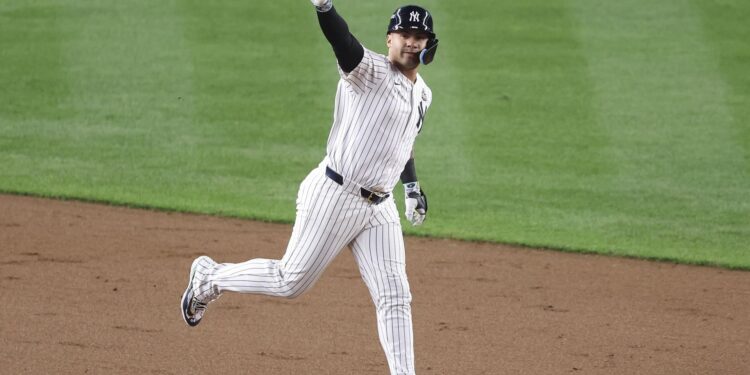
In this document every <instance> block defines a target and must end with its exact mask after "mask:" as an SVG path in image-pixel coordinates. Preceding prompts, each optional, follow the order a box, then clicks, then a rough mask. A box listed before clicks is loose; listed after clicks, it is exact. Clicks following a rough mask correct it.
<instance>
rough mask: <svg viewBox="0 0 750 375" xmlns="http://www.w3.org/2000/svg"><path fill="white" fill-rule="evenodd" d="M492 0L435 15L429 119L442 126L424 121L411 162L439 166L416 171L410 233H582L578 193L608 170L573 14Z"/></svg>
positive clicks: (561, 237)
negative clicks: (418, 218)
mask: <svg viewBox="0 0 750 375" xmlns="http://www.w3.org/2000/svg"><path fill="white" fill-rule="evenodd" d="M493 4H495V3H493V2H486V3H484V4H477V7H479V8H483V7H492V6H493ZM495 6H496V7H497V8H498V11H497V12H487V13H483V14H477V13H476V12H475V9H473V8H461V9H450V10H449V11H446V12H445V17H444V19H443V20H442V21H441V24H442V25H443V28H444V30H446V31H447V34H448V35H449V36H450V38H449V39H447V40H446V43H445V49H443V50H441V51H440V52H439V53H443V55H440V58H441V60H439V62H440V65H436V67H435V71H436V72H442V71H447V72H449V73H448V74H450V76H447V77H446V76H439V77H438V78H439V80H438V81H437V84H438V85H441V84H442V85H443V87H440V86H438V89H436V90H435V98H436V99H435V101H436V103H437V104H436V105H435V109H433V110H431V111H436V112H437V113H438V114H439V115H437V116H435V113H436V112H432V113H430V114H428V121H436V125H434V126H435V127H438V126H442V128H441V129H439V131H434V130H435V128H434V127H433V128H430V127H427V125H429V124H428V121H426V128H425V135H423V136H422V137H424V139H425V141H424V143H423V145H425V147H428V148H432V150H431V151H432V154H431V157H430V158H428V159H427V160H420V161H419V163H420V165H422V164H423V163H428V164H427V165H428V170H433V171H435V172H437V173H436V176H431V175H429V174H424V175H423V176H424V178H425V179H426V181H430V184H432V185H434V186H435V187H434V188H433V192H432V196H431V200H433V201H434V202H435V203H434V205H433V206H432V207H433V208H432V210H433V212H434V214H433V216H432V217H431V218H430V222H429V225H428V226H425V227H424V228H420V229H419V230H418V231H416V232H415V233H419V232H421V231H423V230H424V231H428V232H431V233H434V234H437V233H440V234H442V235H445V233H450V234H451V235H452V236H456V237H463V238H473V239H480V240H495V241H502V242H510V243H520V244H528V245H544V246H556V247H563V244H565V243H566V241H567V240H569V239H570V238H573V239H577V238H579V237H580V236H581V233H582V232H583V233H588V232H589V231H588V229H587V228H588V227H589V226H591V225H592V224H591V223H592V222H593V221H590V222H587V221H586V219H585V217H587V216H589V215H590V214H591V210H590V208H589V206H588V205H587V204H588V202H587V201H586V200H585V199H584V196H585V195H586V191H587V190H588V189H589V186H590V185H591V184H592V183H594V182H596V181H597V180H598V179H599V178H600V175H601V174H602V173H606V171H607V166H606V163H605V161H602V158H601V157H600V153H601V152H600V149H601V147H603V145H602V141H603V140H604V137H603V133H602V132H600V131H599V129H598V128H597V127H596V126H593V125H594V124H593V122H592V121H591V118H590V111H591V108H590V103H589V98H590V95H591V88H590V86H589V83H588V82H587V81H586V80H585V79H581V78H582V77H583V78H585V77H586V74H585V67H584V58H583V52H582V51H581V50H580V46H579V45H578V41H577V34H576V30H577V29H576V24H575V22H574V21H573V20H572V19H571V18H570V17H567V16H566V10H567V9H566V8H565V6H564V4H558V5H554V6H551V5H550V4H548V3H547V2H543V1H536V2H526V3H524V4H518V3H511V2H506V3H503V4H502V5H499V6H498V5H495ZM438 9H441V10H442V9H443V8H442V7H438ZM561 15H562V16H561ZM540 18H543V19H545V22H544V24H542V22H540ZM436 20H437V18H436ZM477 27H481V28H480V29H477ZM468 40H470V41H471V43H467V42H465V41H468ZM484 46H488V47H487V48H485V47H484ZM491 46H496V47H491ZM429 69H430V67H427V68H425V70H428V71H429ZM445 81H453V82H451V85H447V84H446V83H445ZM441 88H442V89H441ZM441 99H442V101H443V103H442V104H446V105H447V109H445V108H441V107H440V106H439V104H441V103H440V102H439V100H441ZM441 111H443V112H441ZM429 116H432V117H429ZM433 131H434V132H433ZM419 150H421V151H424V149H423V148H420V149H419ZM426 188H427V189H428V192H429V188H430V185H429V184H428V185H426ZM571 198H573V199H571ZM572 221H578V222H579V224H580V225H579V227H576V226H573V225H571V222H572ZM578 244H580V242H579V243H578Z"/></svg>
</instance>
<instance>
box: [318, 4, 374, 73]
mask: <svg viewBox="0 0 750 375" xmlns="http://www.w3.org/2000/svg"><path fill="white" fill-rule="evenodd" d="M317 13H318V23H320V29H321V30H323V35H325V36H326V39H328V43H331V46H332V47H333V52H334V53H335V54H336V59H337V60H338V61H339V66H340V67H341V70H343V71H344V72H345V73H349V72H351V71H352V70H354V68H356V67H357V65H359V62H360V61H362V57H363V56H364V55H365V49H364V47H362V44H360V43H359V41H358V40H357V39H356V38H355V37H354V35H352V34H351V33H350V32H349V26H348V25H347V24H346V21H344V19H343V18H341V16H339V14H338V13H337V12H336V8H335V7H331V9H330V10H329V11H327V12H317Z"/></svg>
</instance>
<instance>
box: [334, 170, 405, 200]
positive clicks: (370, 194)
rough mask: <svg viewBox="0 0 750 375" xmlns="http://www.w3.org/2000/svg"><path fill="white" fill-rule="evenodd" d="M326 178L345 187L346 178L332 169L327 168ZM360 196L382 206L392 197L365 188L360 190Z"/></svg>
mask: <svg viewBox="0 0 750 375" xmlns="http://www.w3.org/2000/svg"><path fill="white" fill-rule="evenodd" d="M326 177H328V178H330V179H331V180H333V182H335V183H337V184H339V185H341V186H343V185H344V176H342V175H340V174H338V173H336V171H334V170H333V169H331V168H330V167H326ZM359 194H360V195H361V196H362V198H365V199H367V201H368V202H370V203H372V204H381V203H383V202H385V200H386V199H388V197H390V196H391V195H390V194H388V193H385V194H384V193H376V192H374V191H370V190H367V189H365V188H363V187H361V188H359Z"/></svg>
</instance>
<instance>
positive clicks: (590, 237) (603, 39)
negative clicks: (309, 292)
mask: <svg viewBox="0 0 750 375" xmlns="http://www.w3.org/2000/svg"><path fill="white" fill-rule="evenodd" d="M421 4H422V5H424V6H426V7H427V8H428V9H430V10H432V12H433V14H434V19H435V28H436V31H437V33H438V34H439V37H440V40H441V42H440V43H441V45H440V50H439V52H438V55H437V58H436V62H435V64H434V65H431V66H429V67H425V68H424V69H423V70H422V75H423V76H424V78H425V79H426V81H427V82H428V84H429V85H430V86H431V88H432V90H433V94H434V101H433V106H432V108H431V110H430V112H429V113H428V114H427V117H426V120H425V127H424V131H423V132H422V134H421V135H420V136H419V138H418V140H417V144H416V146H415V147H416V149H415V152H416V157H417V168H418V174H419V176H420V180H421V182H422V185H423V186H424V188H425V190H426V191H427V194H428V196H429V198H430V215H429V218H428V220H427V222H426V224H425V225H424V226H423V227H420V228H418V229H417V230H414V229H412V228H410V227H408V226H407V225H405V226H404V227H405V231H406V232H407V233H409V234H417V235H430V236H440V237H452V238H462V239H470V240H481V241H493V242H502V243H511V244H521V245H527V246H540V247H548V248H555V249H562V250H571V251H592V252H599V253H606V254H618V255H623V256H634V257H644V258H650V259H666V260H672V261H679V262H687V263H696V264H715V265H722V266H727V267H733V268H745V269H750V74H748V72H750V71H749V70H748V67H750V45H749V44H748V40H750V27H748V26H747V20H748V19H750V2H747V1H740V0H725V1H707V0H705V1H704V0H700V1H699V0H693V1H678V0H664V1H659V2H652V1H646V0H625V1H617V2H597V1H591V0H587V1H584V0H568V1H544V0H532V1H525V2H517V1H507V0H505V1H490V0H481V1H469V2H464V3H461V5H460V6H457V5H455V4H454V5H451V4H449V3H448V2H444V1H443V2H440V1H436V0H429V1H423V2H421ZM336 5H337V8H338V9H339V12H340V13H341V14H342V15H343V16H344V17H345V18H346V19H347V21H348V22H349V24H350V27H351V29H352V31H353V32H354V33H355V35H356V36H357V37H358V39H360V40H361V41H362V42H363V43H364V44H365V45H366V46H367V47H369V48H370V49H373V50H375V51H378V52H381V53H382V52H385V46H384V38H385V36H384V34H385V27H386V25H387V22H388V17H389V15H390V13H391V12H392V11H393V9H395V8H396V7H397V6H399V5H403V4H401V3H398V2H392V1H385V2H382V1H368V2H364V1H346V0H337V1H336ZM337 79H338V75H337V73H336V67H335V59H334V56H333V53H332V52H331V49H330V46H328V44H327V42H326V41H325V39H324V38H323V36H322V35H321V33H320V32H319V28H318V25H317V20H316V18H315V14H314V11H313V9H312V7H311V5H310V4H309V2H308V1H307V0H294V1H292V0H285V1H269V2H260V1H228V0H219V1H213V2H202V1H197V0H182V1H146V0H127V1H121V2H101V1H93V0H89V1H84V0H70V1H66V2H60V1H51V0H47V1H41V0H34V1H28V0H24V1H21V0H6V1H3V2H2V3H0V191H4V192H12V193H21V194H33V195H41V196H52V197H66V198H76V199H85V200H93V201H103V202H111V203H115V204H125V205H132V206H139V207H155V208H162V209H170V210H180V211H192V212H203V213H212V214H221V215H231V216H238V217H247V218H254V219H262V220H272V221H282V222H292V221H293V219H294V200H295V197H296V191H297V188H298V184H299V182H300V181H301V180H302V179H303V178H304V176H305V175H306V174H307V172H308V171H309V170H310V169H312V168H313V167H314V166H316V164H317V163H318V162H319V161H320V160H321V159H322V157H323V156H324V153H325V142H326V138H327V135H328V131H329V128H330V122H331V115H332V107H333V96H334V94H335V85H336V81H337ZM400 190H401V189H400V188H399V190H398V192H397V197H398V198H397V202H398V203H399V204H400V206H403V204H401V191H400ZM0 214H2V213H0ZM405 224H406V223H405Z"/></svg>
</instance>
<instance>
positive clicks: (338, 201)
mask: <svg viewBox="0 0 750 375" xmlns="http://www.w3.org/2000/svg"><path fill="white" fill-rule="evenodd" d="M339 72H340V74H341V80H340V81H339V85H338V89H337V92H336V105H335V110H334V121H333V125H332V126H331V133H330V134H329V138H328V147H327V152H328V153H327V155H326V158H325V159H324V160H323V161H322V162H321V163H320V165H319V166H318V168H316V169H314V170H313V171H312V172H310V174H308V176H307V177H306V178H305V180H304V181H303V182H302V184H301V185H300V188H299V192H298V195H297V218H296V221H295V223H294V228H293V230H292V236H291V238H290V240H289V244H288V245H287V249H286V252H285V254H284V256H283V257H282V258H281V259H280V260H275V259H262V258H259V259H252V260H249V261H247V262H244V263H237V264H229V263H224V264H215V263H213V261H212V260H210V258H207V257H206V260H203V261H201V262H200V264H199V265H198V267H195V268H196V275H197V276H196V281H195V285H196V287H194V291H195V292H196V293H198V296H199V297H198V299H199V300H200V301H211V300H213V299H215V298H216V297H218V295H220V294H221V293H223V292H227V291H231V292H239V293H256V294H265V295H269V296H277V297H286V298H295V297H297V296H300V295H301V294H303V293H304V292H305V291H307V290H309V289H310V287H312V286H313V285H314V284H315V282H316V281H317V280H318V279H319V278H320V276H321V275H322V273H323V271H324V270H325V269H326V267H328V265H329V264H330V263H331V261H332V260H333V259H334V258H335V257H336V256H337V255H338V254H339V253H340V252H341V250H342V249H343V248H345V247H347V246H350V247H351V249H352V252H353V254H354V257H355V259H356V261H357V264H358V266H359V270H360V273H361V274H362V279H363V280H364V282H365V284H366V285H367V287H368V289H369V290H370V295H371V297H372V300H373V303H374V305H375V308H376V312H377V323H378V324H377V325H378V336H379V338H380V343H381V345H382V346H383V351H384V352H385V355H386V358H387V360H388V365H389V367H390V371H391V373H392V374H414V372H415V370H414V344H413V333H412V320H411V292H410V291H409V282H408V281H407V278H406V265H405V263H406V262H405V252H404V239H403V236H402V234H401V223H400V221H399V218H398V211H397V210H396V204H395V203H394V201H393V197H392V196H391V197H389V198H388V199H386V200H385V201H384V202H382V203H381V204H378V205H374V204H371V203H369V202H368V201H367V200H365V199H363V198H362V196H361V195H360V193H359V187H364V188H367V189H369V190H373V191H380V192H391V190H392V189H393V186H394V185H395V184H396V182H397V181H398V178H399V175H400V173H401V171H402V170H403V168H404V165H405V164H406V161H407V159H408V158H409V156H410V153H411V149H412V145H413V143H414V139H415V138H416V136H417V134H419V132H420V131H421V127H422V119H423V117H424V113H425V112H426V111H427V108H428V107H429V105H430V102H431V100H432V94H431V92H430V90H429V88H428V87H427V86H426V85H425V84H424V81H422V79H421V77H419V76H418V77H417V81H416V82H414V83H412V82H411V81H409V80H408V79H407V78H406V77H405V76H404V75H403V74H402V73H400V72H399V71H398V70H397V69H396V68H394V67H393V66H392V65H391V64H390V62H388V60H387V58H386V57H385V56H383V55H378V54H375V53H373V52H371V51H369V50H365V56H364V58H363V59H362V62H360V64H359V65H358V66H357V67H356V68H355V69H354V70H353V71H352V72H350V73H349V74H345V73H344V72H343V71H341V70H340V69H339ZM326 166H329V167H331V168H332V169H333V170H335V171H337V172H338V173H339V174H341V175H342V176H343V177H344V183H343V184H342V185H339V184H337V183H336V182H334V181H332V180H331V179H329V178H328V177H326V175H325V168H326ZM203 306H205V305H203ZM199 313H200V314H201V316H202V313H203V312H202V311H199Z"/></svg>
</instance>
